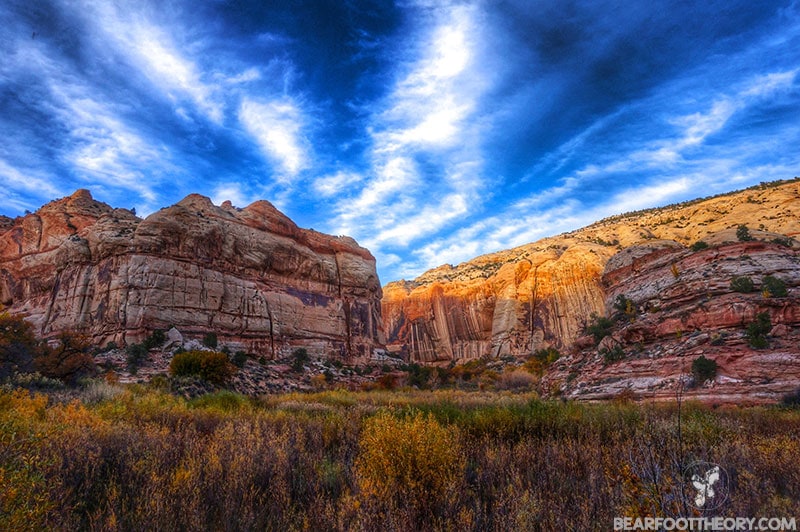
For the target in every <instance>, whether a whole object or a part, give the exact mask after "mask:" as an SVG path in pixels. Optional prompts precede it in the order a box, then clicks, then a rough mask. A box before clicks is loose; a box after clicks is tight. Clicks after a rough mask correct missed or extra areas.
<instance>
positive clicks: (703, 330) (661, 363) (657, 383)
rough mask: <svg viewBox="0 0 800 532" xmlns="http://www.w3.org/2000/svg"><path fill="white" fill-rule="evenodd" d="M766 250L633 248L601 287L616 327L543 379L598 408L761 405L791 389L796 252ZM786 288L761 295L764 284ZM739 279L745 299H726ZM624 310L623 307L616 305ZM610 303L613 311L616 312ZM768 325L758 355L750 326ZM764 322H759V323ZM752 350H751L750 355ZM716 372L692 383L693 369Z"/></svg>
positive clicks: (798, 274)
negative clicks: (645, 401)
mask: <svg viewBox="0 0 800 532" xmlns="http://www.w3.org/2000/svg"><path fill="white" fill-rule="evenodd" d="M760 236H762V237H766V241H751V242H738V241H736V239H735V235H733V232H732V231H726V232H723V233H721V234H720V235H717V237H716V238H714V239H710V240H716V241H718V242H719V243H718V244H716V245H712V246H711V247H709V248H707V249H703V250H700V251H696V252H693V251H692V250H690V249H686V248H684V247H683V246H680V245H678V244H676V243H674V242H672V243H669V242H661V243H657V244H649V245H643V246H637V247H634V248H631V249H628V250H625V251H624V252H621V253H620V254H618V255H617V256H615V257H613V258H612V259H611V260H610V261H609V262H608V265H607V267H606V270H605V273H604V274H603V277H602V282H603V285H604V286H605V287H606V290H607V292H606V293H607V299H606V314H607V315H608V316H614V317H615V319H616V323H615V325H614V326H613V328H612V329H611V331H610V334H609V335H608V336H606V337H605V338H603V339H602V340H601V341H600V343H599V345H594V343H595V342H594V340H593V339H591V338H588V337H587V338H582V339H581V340H580V341H579V342H577V344H576V349H574V351H573V352H572V353H571V354H570V355H569V356H567V357H564V358H561V359H559V360H558V361H557V363H556V365H555V368H554V369H553V371H551V372H550V373H549V374H548V375H547V377H546V386H545V387H549V388H550V390H551V392H552V393H554V394H565V395H567V396H569V397H573V398H584V399H604V398H610V397H614V396H615V395H617V394H619V393H621V392H623V391H626V390H629V392H627V393H633V394H634V395H635V396H639V397H646V398H674V397H675V394H676V392H677V390H678V389H679V388H680V387H681V383H683V385H682V386H683V387H684V388H685V392H684V393H686V394H687V395H689V396H694V397H700V398H703V399H706V400H709V401H720V402H722V401H736V402H739V403H743V402H764V401H775V400H776V399H780V397H781V396H782V395H783V394H786V393H789V392H793V391H795V390H796V389H797V388H798V386H800V347H798V346H800V250H798V249H797V246H796V244H795V246H794V247H786V246H785V245H781V244H776V243H772V242H771V241H770V240H772V239H773V238H770V237H773V236H774V235H768V234H761V235H760ZM767 276H772V277H774V278H776V279H779V280H780V281H781V282H782V283H783V284H784V285H785V286H786V295H781V296H780V297H776V295H774V294H772V293H770V291H769V284H768V282H767V283H765V282H764V278H765V277H767ZM737 277H738V278H747V279H749V280H750V281H752V283H753V291H752V292H741V291H737V290H734V288H732V285H731V281H732V280H733V279H734V278H737ZM627 300H629V301H630V303H628V304H621V303H620V302H621V301H627ZM615 303H616V304H615ZM759 314H760V315H762V316H764V315H766V316H769V324H770V327H771V328H770V329H768V330H767V331H765V334H763V337H764V341H763V342H762V343H761V344H760V345H759V344H757V343H754V342H753V330H752V327H751V324H754V323H757V322H758V315H759ZM762 319H763V318H762ZM754 344H755V347H754ZM700 356H704V357H705V358H708V359H711V360H714V361H715V362H716V363H717V365H718V370H717V376H716V378H715V379H714V380H711V381H708V382H705V383H701V382H692V377H691V368H692V363H693V361H694V360H696V359H697V358H699V357H700Z"/></svg>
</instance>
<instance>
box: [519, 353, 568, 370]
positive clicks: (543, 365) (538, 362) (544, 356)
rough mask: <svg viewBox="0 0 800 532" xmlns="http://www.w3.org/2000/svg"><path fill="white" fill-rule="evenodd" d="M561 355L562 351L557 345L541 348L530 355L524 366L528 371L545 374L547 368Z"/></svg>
mask: <svg viewBox="0 0 800 532" xmlns="http://www.w3.org/2000/svg"><path fill="white" fill-rule="evenodd" d="M560 357H561V353H559V352H558V349H556V348H555V347H548V348H546V349H539V350H538V351H536V352H535V353H534V354H532V355H531V356H529V357H528V360H526V361H525V364H524V365H523V366H522V367H523V368H525V369H526V370H527V371H528V373H532V374H534V375H540V376H541V375H543V374H544V372H545V370H546V369H547V368H548V367H549V366H550V365H551V364H552V363H553V362H555V361H556V360H558V359H559V358H560Z"/></svg>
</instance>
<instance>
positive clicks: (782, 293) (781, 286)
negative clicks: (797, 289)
mask: <svg viewBox="0 0 800 532" xmlns="http://www.w3.org/2000/svg"><path fill="white" fill-rule="evenodd" d="M761 293H762V294H763V295H764V297H786V295H787V292H786V283H784V282H783V281H782V280H781V279H779V278H778V277H774V276H772V275H767V276H766V277H764V278H763V279H762V280H761Z"/></svg>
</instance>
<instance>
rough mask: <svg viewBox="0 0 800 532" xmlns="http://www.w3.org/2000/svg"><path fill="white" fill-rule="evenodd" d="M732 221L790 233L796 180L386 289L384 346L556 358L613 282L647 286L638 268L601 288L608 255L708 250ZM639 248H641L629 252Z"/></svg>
mask: <svg viewBox="0 0 800 532" xmlns="http://www.w3.org/2000/svg"><path fill="white" fill-rule="evenodd" d="M739 224H746V225H747V226H748V227H749V228H750V230H751V233H752V235H753V236H754V237H756V238H760V239H767V240H769V239H772V238H776V237H784V236H789V237H794V236H796V235H797V234H800V181H797V180H794V181H789V182H786V183H783V184H780V185H778V186H775V185H769V186H762V187H757V188H754V189H748V190H745V191H742V192H737V193H732V194H727V195H724V196H720V197H717V198H712V199H708V200H698V201H693V202H688V203H685V204H681V205H677V206H672V207H664V208H661V209H653V210H650V211H644V212H640V213H632V214H625V215H620V216H615V217H612V218H608V219H606V220H602V221H600V222H597V223H595V224H592V225H591V226H588V227H586V228H584V229H580V230H577V231H573V232H571V233H565V234H562V235H559V236H556V237H552V238H546V239H543V240H540V241H538V242H534V243H532V244H527V245H524V246H520V247H518V248H515V249H511V250H507V251H501V252H498V253H493V254H490V255H484V256H481V257H477V258H475V259H473V260H471V261H468V262H465V263H462V264H459V265H458V266H455V267H454V266H449V265H445V266H441V267H439V268H436V269H433V270H430V271H428V272H426V273H425V274H423V275H421V276H420V277H418V278H417V279H415V280H413V281H400V282H395V283H389V284H388V285H386V286H385V287H384V298H383V302H382V307H383V310H382V314H383V320H384V328H385V330H386V334H387V348H388V349H389V350H390V351H392V352H395V353H399V354H401V355H402V356H403V357H404V358H406V359H407V360H414V361H421V362H438V363H448V362H450V361H453V360H455V361H463V360H466V359H471V358H477V357H481V356H494V357H497V356H505V355H512V356H526V355H529V354H530V353H531V352H533V351H535V350H537V349H541V348H544V347H550V346H554V347H556V348H558V349H559V350H561V351H562V352H565V351H567V350H568V349H569V348H570V347H571V346H572V345H573V344H574V343H575V342H576V341H577V340H579V338H580V336H581V331H582V330H583V327H584V325H585V324H586V322H587V320H588V319H589V316H590V315H591V313H592V312H596V313H598V314H603V312H604V311H605V308H606V301H607V297H608V295H609V294H612V295H614V294H616V293H617V292H616V291H615V288H614V286H613V285H615V284H616V283H618V282H620V280H621V279H623V278H624V279H626V280H627V282H629V283H633V285H636V286H639V285H640V284H641V287H640V288H638V289H636V290H646V289H648V288H647V287H648V286H651V287H652V285H649V284H648V281H647V280H646V279H642V282H641V283H639V280H638V275H639V273H640V272H639V271H638V270H619V271H620V272H623V271H624V274H622V273H621V274H619V275H620V276H621V277H618V278H613V279H612V278H611V277H608V278H607V279H605V281H604V280H603V271H604V270H605V269H606V268H607V266H606V265H607V263H609V261H611V260H612V257H614V259H613V261H612V262H617V263H624V262H625V261H630V260H633V259H634V258H635V255H636V254H637V253H645V254H649V253H650V251H652V249H651V248H653V249H656V250H661V252H662V253H671V252H672V251H673V250H675V249H680V250H682V251H687V247H688V246H690V245H692V244H694V243H696V242H698V241H701V240H702V241H706V242H707V243H708V244H710V245H712V247H713V246H714V245H716V244H720V243H721V242H723V241H725V240H728V241H734V242H735V241H737V238H736V234H735V233H736V227H737V226H738V225H739ZM768 232H769V233H768ZM641 245H645V250H644V251H642V249H639V250H638V251H637V248H636V246H641ZM778 247H779V248H780V246H778ZM785 250H786V248H781V249H778V250H777V251H776V252H777V253H782V252H783V251H785ZM618 253H619V255H618ZM764 267H765V268H766V269H767V270H769V268H770V267H771V266H770V264H769V263H767V264H765V266H764ZM767 273H769V272H768V271H767ZM670 275H672V274H671V273H670ZM726 275H727V273H726ZM625 276H630V277H625ZM729 281H730V279H727V278H726V279H722V278H720V280H719V281H718V282H719V283H722V284H727V283H729ZM629 288H630V287H629ZM630 289H631V290H634V289H633V288H630Z"/></svg>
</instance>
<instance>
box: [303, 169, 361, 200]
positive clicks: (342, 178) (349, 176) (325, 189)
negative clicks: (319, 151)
mask: <svg viewBox="0 0 800 532" xmlns="http://www.w3.org/2000/svg"><path fill="white" fill-rule="evenodd" d="M363 180H364V176H362V175H361V174H357V173H355V172H345V171H339V172H336V173H335V174H333V175H327V176H323V177H319V178H317V179H315V180H314V182H313V183H312V185H311V186H312V187H313V189H314V191H315V192H316V193H317V194H319V195H321V196H324V197H332V196H336V195H337V194H340V193H342V192H345V191H347V189H350V188H352V187H355V186H357V185H358V183H360V182H361V181H363Z"/></svg>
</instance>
